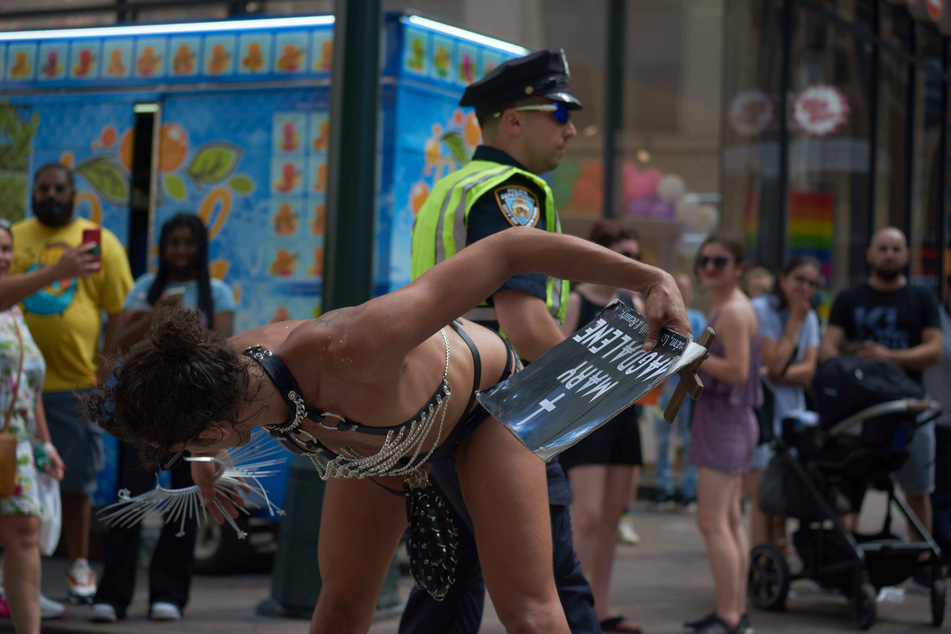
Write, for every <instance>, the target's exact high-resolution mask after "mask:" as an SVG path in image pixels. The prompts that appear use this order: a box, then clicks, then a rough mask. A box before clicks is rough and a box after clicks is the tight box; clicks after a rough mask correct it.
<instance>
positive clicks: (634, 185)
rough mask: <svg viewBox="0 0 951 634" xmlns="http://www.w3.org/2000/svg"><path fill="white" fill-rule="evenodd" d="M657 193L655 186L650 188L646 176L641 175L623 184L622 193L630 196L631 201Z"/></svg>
mask: <svg viewBox="0 0 951 634" xmlns="http://www.w3.org/2000/svg"><path fill="white" fill-rule="evenodd" d="M656 191H657V185H656V184H654V186H653V188H652V187H651V180H650V177H649V176H647V174H644V173H641V174H638V175H637V176H635V177H634V178H632V179H631V180H630V182H628V183H625V184H624V193H625V194H627V195H628V196H630V198H631V199H632V200H635V199H639V198H647V197H648V196H650V195H652V194H653V193H654V192H656Z"/></svg>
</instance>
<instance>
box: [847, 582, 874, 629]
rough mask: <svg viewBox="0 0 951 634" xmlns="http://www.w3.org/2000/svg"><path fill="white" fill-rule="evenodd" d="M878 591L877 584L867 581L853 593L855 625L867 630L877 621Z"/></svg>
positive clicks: (853, 620) (853, 618) (853, 619)
mask: <svg viewBox="0 0 951 634" xmlns="http://www.w3.org/2000/svg"><path fill="white" fill-rule="evenodd" d="M876 597H877V593H876V592H875V586H873V585H872V584H870V583H868V582H865V583H863V584H862V585H860V586H858V587H857V588H856V589H855V590H854V591H853V593H852V623H854V624H855V627H857V628H859V629H863V630H867V629H868V628H870V627H872V623H874V622H875V616H876V606H875V599H876Z"/></svg>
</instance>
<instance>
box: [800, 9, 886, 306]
mask: <svg viewBox="0 0 951 634" xmlns="http://www.w3.org/2000/svg"><path fill="white" fill-rule="evenodd" d="M795 15H796V23H795V30H794V34H793V57H792V85H791V86H790V88H791V97H790V101H791V104H790V108H789V113H790V118H791V121H790V124H789V127H790V133H789V189H788V192H789V193H788V222H787V245H788V252H789V254H790V255H796V254H809V255H813V256H815V257H816V258H818V259H819V261H820V262H822V263H823V268H824V271H823V272H824V273H825V275H826V277H827V279H829V280H830V282H831V284H832V287H833V288H841V287H843V286H845V285H846V284H848V283H849V282H850V281H851V280H850V273H851V272H855V271H856V269H857V267H856V266H855V262H853V261H852V259H853V257H854V256H856V255H861V254H863V252H864V248H865V242H866V239H867V227H866V224H867V222H866V218H867V217H868V209H869V198H868V192H869V166H870V152H869V150H870V143H869V133H870V131H871V124H870V111H869V108H868V95H869V94H870V84H869V76H870V74H869V69H870V62H871V59H872V54H873V49H872V47H871V44H870V43H868V42H866V41H863V40H861V39H858V38H856V37H855V36H854V34H853V33H852V32H851V31H849V30H847V29H845V28H841V27H838V26H837V25H836V24H834V23H832V22H829V21H826V20H824V19H822V18H821V17H820V16H818V15H817V14H815V13H813V12H810V11H807V10H803V9H798V10H796V12H795Z"/></svg>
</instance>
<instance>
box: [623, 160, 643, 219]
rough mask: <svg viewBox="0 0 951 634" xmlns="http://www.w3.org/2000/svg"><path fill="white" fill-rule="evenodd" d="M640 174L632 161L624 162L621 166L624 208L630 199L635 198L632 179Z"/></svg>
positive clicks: (635, 178)
mask: <svg viewBox="0 0 951 634" xmlns="http://www.w3.org/2000/svg"><path fill="white" fill-rule="evenodd" d="M640 175H641V171H640V170H639V169H637V166H636V165H634V164H633V163H624V164H623V165H622V166H621V183H622V190H623V204H624V208H625V209H626V208H627V206H628V205H629V204H630V203H631V201H632V200H634V199H635V198H637V196H636V190H635V189H634V181H635V180H637V178H638V177H639V176H640Z"/></svg>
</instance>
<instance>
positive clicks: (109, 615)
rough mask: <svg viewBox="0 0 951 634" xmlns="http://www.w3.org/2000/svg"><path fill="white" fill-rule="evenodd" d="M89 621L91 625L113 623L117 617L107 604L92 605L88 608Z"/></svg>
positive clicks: (112, 608)
mask: <svg viewBox="0 0 951 634" xmlns="http://www.w3.org/2000/svg"><path fill="white" fill-rule="evenodd" d="M89 620H90V621H92V622H93V623H115V622H116V621H118V620H119V615H117V614H116V609H115V608H114V607H112V606H111V605H109V604H108V603H93V604H92V607H91V608H89Z"/></svg>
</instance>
